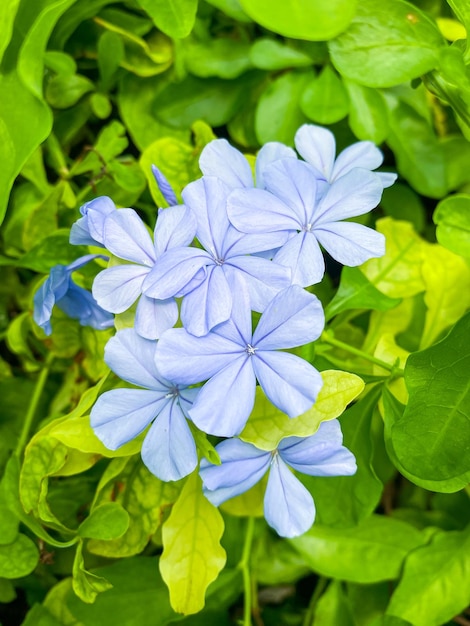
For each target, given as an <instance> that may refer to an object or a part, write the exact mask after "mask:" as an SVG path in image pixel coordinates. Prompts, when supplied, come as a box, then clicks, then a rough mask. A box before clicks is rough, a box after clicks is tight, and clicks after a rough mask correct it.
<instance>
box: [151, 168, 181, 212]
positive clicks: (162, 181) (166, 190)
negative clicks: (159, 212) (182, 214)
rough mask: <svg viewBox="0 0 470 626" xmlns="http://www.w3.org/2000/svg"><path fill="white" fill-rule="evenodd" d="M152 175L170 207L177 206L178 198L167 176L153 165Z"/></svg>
mask: <svg viewBox="0 0 470 626" xmlns="http://www.w3.org/2000/svg"><path fill="white" fill-rule="evenodd" d="M152 173H153V175H154V177H155V181H156V183H157V185H158V188H159V189H160V192H161V194H162V196H163V197H164V198H165V200H166V201H167V202H168V206H176V205H177V204H178V198H177V197H176V194H175V192H174V190H173V187H172V186H171V185H170V183H169V181H168V179H167V177H166V176H165V174H164V173H163V172H162V171H161V170H159V169H158V167H157V166H156V165H152Z"/></svg>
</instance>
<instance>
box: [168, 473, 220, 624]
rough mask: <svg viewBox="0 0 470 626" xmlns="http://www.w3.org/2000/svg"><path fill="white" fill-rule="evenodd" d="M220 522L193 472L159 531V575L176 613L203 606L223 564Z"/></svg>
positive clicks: (195, 610) (216, 512)
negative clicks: (160, 532)
mask: <svg viewBox="0 0 470 626" xmlns="http://www.w3.org/2000/svg"><path fill="white" fill-rule="evenodd" d="M223 531H224V522H223V519H222V516H221V514H220V512H219V511H218V509H217V508H216V507H214V506H213V505H212V504H211V503H210V502H209V501H208V500H207V499H206V497H205V496H204V495H203V493H202V482H201V479H200V478H199V475H198V473H197V472H195V473H194V474H192V475H191V476H190V477H189V478H188V479H187V481H186V483H185V485H184V487H183V490H182V491H181V494H180V497H179V498H178V500H177V502H176V504H175V505H174V506H173V509H172V512H171V514H170V517H169V518H168V519H167V521H166V522H165V524H164V525H163V529H162V540H163V553H162V556H161V558H160V572H161V574H162V577H163V580H164V581H165V582H166V584H167V585H168V588H169V590H170V600H171V605H172V607H173V609H174V610H175V611H176V612H177V613H183V614H185V615H188V614H192V613H197V612H198V611H200V610H201V609H202V608H203V607H204V596H205V593H206V589H207V587H208V586H209V584H210V583H211V582H212V581H213V580H215V579H216V578H217V575H218V574H219V572H220V571H221V569H222V568H223V567H224V565H225V561H226V555H225V550H224V549H223V548H222V547H221V545H220V538H221V537H222V533H223Z"/></svg>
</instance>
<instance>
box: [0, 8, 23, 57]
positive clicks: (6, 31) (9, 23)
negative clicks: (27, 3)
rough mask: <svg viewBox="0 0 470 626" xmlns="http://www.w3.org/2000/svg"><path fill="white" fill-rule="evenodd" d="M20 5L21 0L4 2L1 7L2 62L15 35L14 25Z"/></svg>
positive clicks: (0, 52)
mask: <svg viewBox="0 0 470 626" xmlns="http://www.w3.org/2000/svg"><path fill="white" fill-rule="evenodd" d="M20 3H21V0H11V1H10V2H2V4H1V5H0V32H1V33H2V38H1V39H0V61H1V60H2V58H3V53H4V52H5V50H6V49H7V47H8V44H9V43H10V40H11V36H12V34H13V24H14V22H15V17H16V13H17V11H18V7H19V5H20Z"/></svg>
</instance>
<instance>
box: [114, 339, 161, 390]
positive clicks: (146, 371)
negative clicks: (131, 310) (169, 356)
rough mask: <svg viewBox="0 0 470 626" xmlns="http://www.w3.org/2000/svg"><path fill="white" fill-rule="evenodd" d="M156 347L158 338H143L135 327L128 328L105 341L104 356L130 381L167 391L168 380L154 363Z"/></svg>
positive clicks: (141, 385) (116, 370)
mask: <svg viewBox="0 0 470 626" xmlns="http://www.w3.org/2000/svg"><path fill="white" fill-rule="evenodd" d="M155 349H156V343H155V341H148V340H147V339H143V338H142V337H141V336H140V335H138V334H137V333H136V331H135V330H134V329H133V328H125V329H123V330H119V331H118V332H117V333H116V334H115V335H114V337H111V339H110V340H109V341H108V343H107V344H106V347H105V350H104V360H105V362H106V363H107V365H108V366H109V367H110V369H112V370H113V372H114V373H115V374H117V375H118V376H119V377H120V378H122V379H123V380H126V381H127V382H128V383H132V384H133V385H138V386H140V387H147V388H148V389H153V390H156V391H159V392H161V393H167V391H168V383H167V381H166V380H165V379H164V378H163V377H162V376H161V374H159V372H158V369H157V367H156V365H155Z"/></svg>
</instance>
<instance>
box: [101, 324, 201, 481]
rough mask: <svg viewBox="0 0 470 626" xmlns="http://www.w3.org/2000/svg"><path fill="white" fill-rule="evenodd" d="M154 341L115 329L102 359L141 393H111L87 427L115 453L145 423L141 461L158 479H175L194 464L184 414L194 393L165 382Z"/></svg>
mask: <svg viewBox="0 0 470 626" xmlns="http://www.w3.org/2000/svg"><path fill="white" fill-rule="evenodd" d="M155 348H156V342H155V341H148V340H147V339H143V338H142V337H140V336H139V335H138V334H137V333H136V332H135V331H134V330H133V329H131V328H127V329H125V330H121V331H119V332H118V333H117V334H116V335H115V336H114V337H113V338H111V339H110V340H109V341H108V343H107V344H106V348H105V361H106V363H107V364H108V365H109V367H110V368H111V369H112V370H113V372H115V373H116V374H117V375H118V376H120V377H121V378H122V379H123V380H125V381H127V382H129V383H132V384H134V385H137V386H139V387H143V389H113V390H111V391H107V392H105V393H104V394H103V395H101V396H100V397H99V398H98V401H97V402H96V404H95V405H94V407H93V409H92V411H91V416H90V421H91V426H92V428H93V430H94V432H95V434H96V436H97V437H98V439H100V440H101V441H102V442H103V444H104V445H105V446H106V447H107V448H109V449H110V450H116V449H117V448H119V447H120V446H122V445H123V444H125V443H127V442H128V441H130V440H131V439H134V437H136V436H137V435H139V434H140V433H141V432H142V431H143V430H145V428H147V426H149V424H152V425H151V426H150V429H149V431H148V433H147V434H146V436H145V439H144V443H143V445H142V460H143V462H144V463H145V465H146V466H147V467H148V469H149V470H150V471H151V472H152V473H153V474H155V476H157V477H158V478H160V480H179V479H180V478H183V477H184V476H187V475H188V474H190V473H191V472H192V471H193V470H194V468H195V467H196V465H197V452H196V445H195V443H194V439H193V436H192V434H191V430H190V428H189V426H188V423H187V420H186V415H187V414H188V410H189V408H190V407H191V406H192V403H193V401H194V398H195V397H196V394H197V393H198V391H199V390H198V389H186V388H185V387H181V386H179V385H176V384H174V383H172V382H169V381H168V380H166V379H165V378H163V377H162V376H161V374H160V372H159V371H158V369H157V367H156V364H155Z"/></svg>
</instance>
